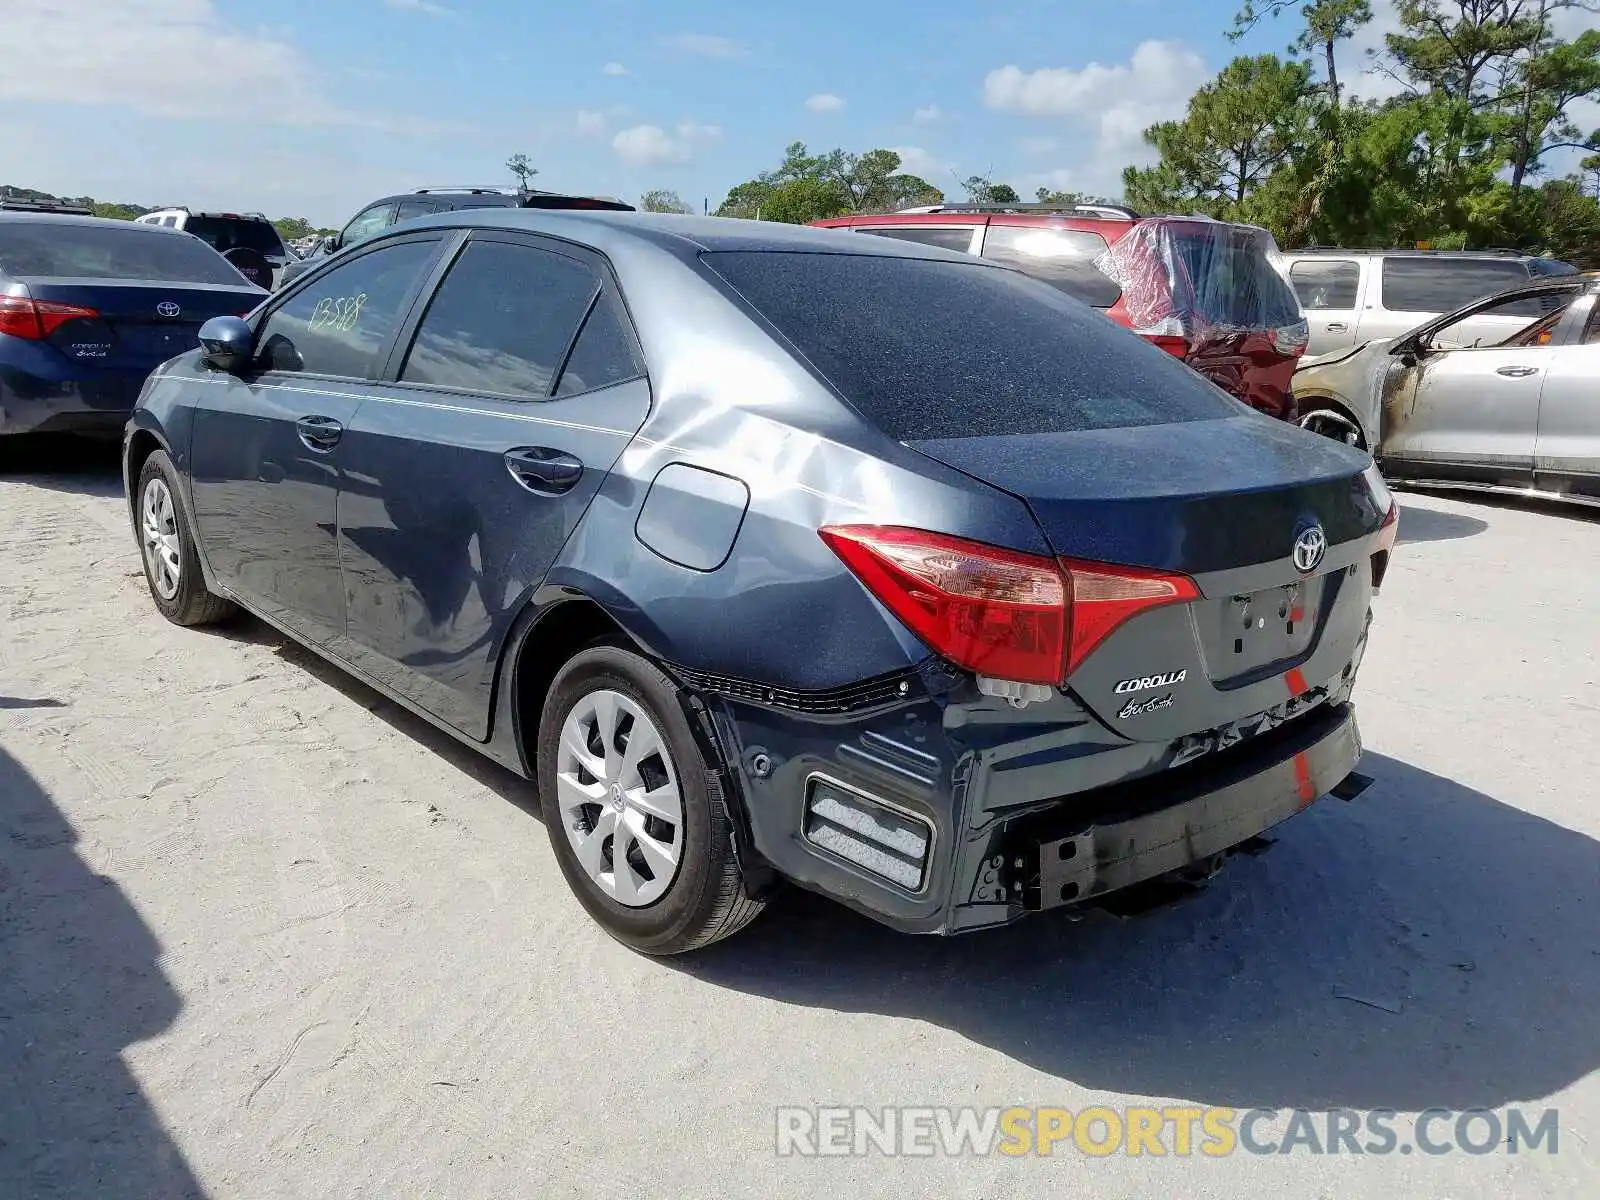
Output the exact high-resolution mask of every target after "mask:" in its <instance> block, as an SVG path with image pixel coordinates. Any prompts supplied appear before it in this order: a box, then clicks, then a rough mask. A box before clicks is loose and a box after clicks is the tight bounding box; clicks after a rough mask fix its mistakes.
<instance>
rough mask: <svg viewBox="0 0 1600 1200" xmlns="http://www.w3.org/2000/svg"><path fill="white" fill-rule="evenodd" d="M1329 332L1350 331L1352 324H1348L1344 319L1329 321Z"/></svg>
mask: <svg viewBox="0 0 1600 1200" xmlns="http://www.w3.org/2000/svg"><path fill="white" fill-rule="evenodd" d="M1328 332H1329V333H1349V332H1350V326H1348V325H1346V324H1345V323H1344V322H1343V321H1329V322H1328Z"/></svg>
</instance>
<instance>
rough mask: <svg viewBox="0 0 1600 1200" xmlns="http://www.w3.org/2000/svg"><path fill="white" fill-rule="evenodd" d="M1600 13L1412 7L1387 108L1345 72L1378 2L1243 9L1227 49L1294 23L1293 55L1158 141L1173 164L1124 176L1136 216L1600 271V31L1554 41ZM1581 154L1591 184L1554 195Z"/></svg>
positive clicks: (1229, 75) (1563, 3)
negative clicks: (1563, 158) (1529, 257)
mask: <svg viewBox="0 0 1600 1200" xmlns="http://www.w3.org/2000/svg"><path fill="white" fill-rule="evenodd" d="M1597 7H1600V6H1597V5H1596V4H1595V2H1594V0H1400V2H1399V3H1398V5H1397V16H1398V20H1399V30H1398V32H1395V33H1390V34H1388V35H1386V36H1385V39H1384V46H1383V49H1382V50H1381V51H1379V52H1378V53H1377V54H1376V55H1375V56H1374V57H1373V58H1372V60H1371V61H1370V64H1369V69H1370V70H1372V71H1374V72H1376V73H1378V74H1380V75H1382V76H1383V77H1384V78H1385V79H1386V80H1387V81H1389V82H1390V83H1391V84H1392V85H1393V87H1392V90H1393V91H1394V93H1395V94H1394V95H1393V96H1391V97H1390V98H1388V99H1384V100H1381V101H1374V100H1368V99H1363V98H1361V97H1359V96H1358V95H1356V94H1355V88H1354V87H1353V85H1352V84H1351V82H1350V80H1351V79H1353V78H1354V77H1355V75H1356V74H1357V72H1356V71H1353V70H1351V69H1350V64H1349V63H1348V61H1347V60H1349V59H1350V58H1351V56H1352V51H1351V48H1350V44H1349V43H1350V40H1351V39H1352V38H1353V37H1354V36H1355V35H1356V34H1357V33H1358V32H1360V31H1361V29H1362V28H1363V27H1364V26H1365V25H1367V24H1368V23H1369V22H1370V21H1371V20H1372V11H1371V8H1370V6H1369V4H1368V0H1309V2H1307V3H1298V2H1297V0H1259V2H1258V0H1246V3H1245V6H1244V8H1243V9H1242V10H1241V11H1240V13H1239V14H1238V16H1237V17H1236V19H1235V22H1234V28H1233V31H1232V36H1234V37H1235V38H1237V37H1241V36H1243V35H1244V34H1246V33H1249V32H1250V31H1252V30H1253V29H1255V28H1257V27H1258V26H1260V25H1262V24H1263V23H1266V22H1275V21H1280V20H1282V21H1284V22H1285V23H1288V24H1290V28H1291V31H1292V32H1293V33H1294V40H1293V42H1292V43H1291V45H1290V46H1289V51H1288V55H1287V56H1286V57H1280V56H1278V55H1275V54H1261V55H1254V56H1247V57H1240V58H1236V59H1234V60H1233V61H1232V62H1230V63H1228V64H1227V66H1225V67H1223V69H1222V71H1221V72H1220V73H1219V74H1218V75H1217V77H1216V78H1215V79H1213V80H1212V81H1211V82H1210V83H1208V84H1206V85H1205V86H1204V87H1202V88H1201V89H1200V90H1199V91H1198V92H1196V93H1195V95H1194V97H1193V98H1192V99H1191V100H1190V102H1189V106H1188V111H1187V112H1186V113H1185V115H1184V116H1183V117H1182V118H1181V119H1179V120H1174V121H1164V122H1161V123H1160V124H1157V125H1153V126H1151V127H1150V128H1149V129H1147V130H1145V132H1144V139H1145V141H1146V142H1147V143H1149V145H1150V146H1152V147H1153V148H1154V149H1155V150H1156V151H1157V153H1158V154H1159V155H1160V159H1159V161H1158V162H1157V164H1156V165H1155V166H1152V167H1129V168H1128V169H1127V170H1125V171H1124V172H1123V186H1124V190H1125V193H1126V197H1127V200H1128V203H1130V204H1131V205H1133V206H1134V207H1135V208H1141V209H1149V210H1152V211H1165V212H1198V213H1204V214H1206V215H1209V216H1214V217H1218V218H1222V219H1226V220H1238V221H1248V222H1253V223H1256V224H1260V225H1265V226H1266V227H1267V228H1269V229H1270V230H1272V232H1273V234H1274V235H1275V236H1276V237H1277V238H1278V240H1279V241H1280V242H1281V243H1283V244H1285V245H1290V246H1297V245H1306V244H1311V243H1320V244H1327V245H1339V246H1351V247H1360V246H1396V245H1400V246H1406V245H1412V244H1416V243H1426V244H1428V245H1431V246H1433V247H1435V248H1439V249H1484V248H1491V247H1517V248H1520V249H1524V250H1530V251H1535V252H1538V253H1545V254H1550V255H1553V256H1555V257H1558V258H1564V259H1567V260H1568V261H1570V262H1574V263H1577V264H1579V265H1582V266H1590V267H1594V266H1600V199H1597V195H1600V130H1588V131H1586V130H1582V129H1580V128H1578V127H1577V125H1576V124H1575V123H1574V121H1573V118H1572V112H1573V109H1574V106H1575V104H1576V103H1577V102H1578V101H1580V100H1584V99H1591V98H1595V97H1600V29H1589V30H1585V31H1584V32H1582V33H1579V34H1578V35H1577V36H1576V37H1574V38H1571V39H1567V38H1563V37H1560V36H1558V35H1557V33H1556V32H1555V31H1556V29H1557V28H1558V26H1560V27H1571V25H1572V24H1574V23H1575V22H1573V21H1572V20H1571V18H1573V17H1574V16H1576V15H1578V14H1581V13H1592V12H1594V11H1595V10H1596V8H1597ZM1591 23H1592V22H1591ZM1341 68H1343V69H1341ZM1386 90H1390V89H1386ZM1573 150H1576V151H1578V152H1580V153H1583V152H1587V155H1586V156H1585V157H1582V158H1581V159H1580V160H1579V168H1578V171H1577V172H1576V173H1574V174H1569V175H1567V176H1565V177H1560V178H1552V177H1550V175H1551V171H1550V164H1551V161H1552V158H1553V157H1554V156H1558V155H1560V154H1561V152H1564V151H1573Z"/></svg>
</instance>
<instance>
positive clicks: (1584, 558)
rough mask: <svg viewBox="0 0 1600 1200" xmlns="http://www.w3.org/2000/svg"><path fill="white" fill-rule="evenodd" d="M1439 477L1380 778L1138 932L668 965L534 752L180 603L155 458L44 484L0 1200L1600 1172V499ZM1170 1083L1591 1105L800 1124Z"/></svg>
mask: <svg viewBox="0 0 1600 1200" xmlns="http://www.w3.org/2000/svg"><path fill="white" fill-rule="evenodd" d="M1403 504H1404V516H1403V518H1402V526H1401V528H1402V547H1401V553H1400V555H1399V557H1398V560H1397V563H1396V565H1395V567H1394V569H1393V571H1392V574H1391V579H1390V583H1389V586H1388V587H1387V588H1386V590H1385V594H1384V595H1383V597H1382V598H1381V600H1380V601H1379V605H1380V613H1379V623H1378V625H1377V630H1376V634H1375V638H1374V642H1373V645H1372V648H1371V651H1370V653H1369V654H1368V656H1367V661H1366V665H1365V668H1364V677H1363V681H1362V686H1361V687H1360V689H1359V691H1358V700H1359V707H1360V714H1361V722H1362V728H1363V732H1364V734H1365V738H1366V742H1367V745H1368V756H1367V758H1366V760H1365V767H1364V770H1365V771H1367V772H1368V773H1369V774H1371V775H1372V776H1373V777H1375V779H1376V781H1377V782H1376V783H1375V785H1374V786H1373V787H1372V788H1371V789H1370V790H1369V791H1368V792H1367V794H1366V795H1364V796H1363V797H1361V798H1360V799H1358V800H1356V801H1355V802H1353V803H1348V804H1346V803H1343V802H1340V801H1337V800H1327V801H1324V802H1322V803H1319V804H1318V805H1316V806H1315V807H1314V808H1313V809H1311V810H1310V811H1309V812H1308V813H1306V814H1305V815H1303V816H1302V817H1300V818H1298V819H1297V820H1296V821H1294V822H1292V823H1291V824H1289V825H1287V826H1284V827H1283V828H1282V829H1281V830H1280V831H1279V832H1280V836H1279V839H1278V842H1277V844H1276V845H1275V846H1274V847H1273V848H1272V849H1271V850H1270V851H1269V852H1268V853H1266V854H1264V855H1261V856H1260V857H1256V858H1245V857H1240V858H1236V859H1235V860H1233V861H1232V863H1231V865H1230V866H1229V868H1228V870H1227V871H1225V872H1224V873H1223V875H1222V876H1220V877H1219V878H1218V879H1217V880H1216V881H1215V882H1214V883H1213V884H1212V886H1211V887H1210V888H1209V889H1208V890H1206V891H1205V892H1204V893H1202V894H1201V895H1199V896H1197V897H1196V898H1194V899H1192V900H1189V901H1187V902H1185V903H1183V904H1180V905H1178V906H1176V907H1171V908H1167V909H1163V910H1161V911H1158V912H1156V913H1153V914H1150V915H1147V916H1144V917H1141V918H1137V919H1132V920H1121V919H1114V918H1111V917H1109V916H1092V917H1090V918H1089V919H1086V920H1084V921H1082V922H1079V923H1071V922H1067V921H1064V920H1054V919H1048V918H1041V919H1036V920H1034V921H1032V922H1025V923H1023V924H1022V925H1020V926H1017V927H1015V928H1012V929H1009V930H1006V931H1003V932H1000V933H996V934H988V935H978V936H972V937H968V938H963V939H957V940H919V939H908V938H902V937H899V936H897V935H894V934H891V933H889V932H886V931H884V930H882V929H880V928H878V927H877V926H875V925H873V924H871V923H869V922H867V921H865V920H862V919H860V918H857V917H854V916H851V915H849V914H847V913H845V912H843V911H842V910H839V909H836V908H834V907H833V906H831V905H828V904H826V903H824V902H822V901H819V900H816V899H812V898H808V897H805V896H801V895H790V896H788V897H786V898H785V899H784V900H783V901H782V902H780V903H778V904H776V905H774V906H773V907H772V908H769V910H768V911H767V913H765V914H764V915H763V916H762V918H761V919H760V920H759V921H758V922H757V923H756V924H755V925H754V926H752V927H751V928H750V929H749V930H748V931H746V932H745V933H744V934H743V935H741V936H739V937H736V938H734V939H732V940H731V941H728V942H725V943H723V944H721V945H719V946H717V947H714V948H713V949H712V950H710V951H708V952H706V953H703V954H701V955H699V956H697V957H693V958H691V959H689V960H686V961H676V962H657V961H651V960H648V959H645V958H641V957H638V956H635V955H633V954H631V953H629V952H628V951H626V950H624V949H622V948H621V947H619V946H617V945H616V944H614V943H612V942H611V941H609V940H608V939H607V938H606V937H605V936H604V935H603V934H601V933H600V932H599V930H598V929H596V928H595V927H594V926H593V925H591V924H590V923H589V922H588V921H587V920H586V919H585V918H584V916H583V914H582V912H581V910H580V909H579V907H578V905H577V903H576V902H575V901H574V900H573V899H572V897H571V896H570V895H569V893H568V892H567V890H566V888H565V886H564V885H563V883H562V880H561V877H560V874H559V872H558V870H557V868H556V865H555V863H554V861H553V859H552V857H551V854H550V851H549V847H548V843H547V841H546V838H545V832H544V829H543V827H542V826H541V825H540V823H539V820H538V819H537V817H536V815H535V806H534V804H533V802H532V797H531V796H530V794H529V792H528V790H527V788H526V787H525V786H524V785H523V784H521V783H520V782H518V781H517V780H516V779H514V778H513V777H511V776H510V775H508V774H506V773H505V772H503V771H501V770H499V769H498V768H495V767H493V766H491V765H489V764H488V763H486V762H484V761H481V760H479V759H478V758H477V757H476V756H475V755H473V754H472V753H471V752H469V751H468V750H465V749H463V748H460V747H458V746H457V745H455V744H454V743H453V742H451V741H449V740H448V739H447V738H444V737H443V736H441V735H439V734H436V733H435V732H433V731H432V730H431V729H430V728H428V727H426V726H424V725H423V724H422V723H421V722H419V721H417V720H415V719H414V718H412V717H410V716H408V715H407V714H405V713H403V712H401V711H400V710H398V709H396V708H395V707H394V706H393V705H391V704H389V703H387V702H385V701H383V700H382V699H380V698H379V697H378V696H377V695H375V694H374V693H372V692H370V691H368V690H367V689H366V688H365V687H363V686H361V685H359V684H356V683H354V682H351V681H348V680H346V679H345V678H343V677H342V676H340V675H339V674H338V673H337V672H336V671H334V670H333V669H331V668H329V667H327V666H325V665H323V664H322V663H321V662H320V661H319V660H317V659H315V658H313V657H312V656H311V655H310V654H308V653H306V652H304V651H301V650H299V649H297V648H296V647H294V646H292V645H288V644H286V643H285V642H284V640H283V639H281V638H279V637H278V636H277V635H275V634H274V633H272V632H270V631H268V630H267V629H265V628H263V627H262V626H261V625H259V624H257V623H255V622H252V621H246V622H243V623H241V624H239V625H237V626H234V627H232V628H228V629H225V630H222V631H218V632H202V631H186V630H181V629H177V628H174V627H173V626H170V625H168V624H167V623H166V622H164V621H163V620H162V619H161V618H160V617H159V616H158V615H157V614H156V611H155V609H154V608H153V607H152V605H151V603H150V600H149V597H148V595H147V593H146V590H145V585H144V582H143V579H142V578H141V575H140V568H139V560H138V557H137V553H136V550H135V547H134V544H133V541H132V537H131V535H130V533H129V529H128V520H127V515H126V511H125V509H124V508H123V505H122V501H121V497H120V483H119V481H118V480H117V478H116V475H115V468H114V462H113V460H112V459H110V458H108V457H106V456H104V455H98V456H96V455H86V456H85V457H83V458H82V459H81V460H79V459H75V458H72V457H68V458H65V459H63V460H62V461H60V462H58V463H55V464H54V466H53V467H51V468H50V469H48V470H46V471H43V472H41V471H32V472H22V473H20V474H19V473H17V472H16V471H13V472H12V473H11V474H10V475H9V477H5V478H0V531H3V533H4V540H3V542H0V1197H5V1198H7V1200H32V1198H33V1197H55V1196H61V1197H74V1198H77V1197H122V1196H127V1197H181V1196H191V1195H193V1196H201V1195H203V1196H210V1197H317V1198H326V1197H347V1196H348V1197H385V1198H390V1197H423V1196H427V1197H457V1196H460V1197H479V1196H482V1197H527V1196H550V1197H559V1196H584V1197H590V1196H592V1197H620V1196H627V1197H640V1196H673V1197H744V1196H748V1197H762V1198H764V1200H765V1198H770V1197H778V1196H826V1197H845V1196H848V1197H876V1196H886V1197H887V1196H895V1197H908V1196H939V1197H957V1196H974V1197H993V1198H1000V1197H1023V1196H1028V1197H1038V1196H1077V1195H1083V1196H1090V1195H1093V1196H1097V1197H1118V1196H1135V1195H1156V1194H1162V1195H1170V1194H1182V1195H1185V1196H1194V1197H1224V1196H1226V1197H1245V1198H1253V1197H1270V1198H1272V1200H1281V1198H1283V1197H1299V1196H1313V1197H1339V1198H1341V1200H1342V1198H1345V1197H1351V1196H1371V1197H1386V1198H1387V1197H1404V1198H1415V1197H1432V1198H1440V1200H1444V1198H1456V1200H1460V1198H1464V1197H1474V1196H1490V1195H1492V1196H1496V1197H1515V1198H1521V1197H1550V1196H1573V1197H1577V1196H1592V1195H1594V1194H1596V1188H1597V1186H1600V1185H1597V1180H1600V1016H1597V1014H1600V842H1597V841H1596V838H1597V837H1600V783H1597V779H1600V722H1597V719H1596V714H1597V711H1600V661H1597V658H1600V575H1597V567H1600V521H1597V520H1595V519H1594V518H1592V517H1582V516H1576V515H1572V514H1566V513H1562V512H1560V511H1559V510H1553V509H1548V508H1531V507H1527V506H1521V507H1519V506H1515V505H1510V504H1499V503H1494V504H1491V503H1486V502H1478V501H1463V500H1459V499H1448V498H1436V497H1430V496H1421V495H1407V496H1405V497H1404V498H1403ZM1350 995H1353V996H1358V997H1361V998H1362V999H1361V1000H1352V999H1348V998H1346V997H1347V996H1350ZM1363 1000H1364V1001H1370V1002H1371V1003H1366V1002H1362V1001H1363ZM1171 1102H1181V1103H1189V1104H1195V1105H1225V1106H1232V1107H1234V1108H1237V1109H1247V1108H1252V1107H1272V1108H1279V1109H1286V1108H1294V1107H1303V1108H1315V1109H1327V1108H1329V1107H1344V1106H1349V1107H1354V1108H1361V1109H1369V1108H1389V1109H1396V1110H1399V1111H1400V1112H1401V1113H1402V1114H1405V1113H1415V1112H1417V1111H1419V1110H1422V1109H1427V1108H1430V1107H1442V1108H1450V1109H1468V1108H1473V1107H1487V1108H1495V1109H1499V1108H1503V1107H1505V1106H1508V1105H1527V1106H1531V1108H1532V1110H1534V1111H1535V1112H1537V1111H1540V1110H1542V1109H1544V1108H1547V1107H1554V1108H1557V1109H1559V1112H1560V1141H1559V1147H1558V1152H1557V1153H1556V1154H1554V1155H1550V1154H1548V1153H1542V1152H1541V1153H1522V1154H1519V1155H1511V1154H1508V1153H1506V1152H1504V1151H1503V1150H1496V1151H1495V1152H1492V1153H1489V1154H1486V1155H1470V1154H1466V1153H1462V1152H1455V1153H1451V1154H1446V1155H1441V1156H1425V1155H1420V1154H1413V1155H1409V1156H1407V1155H1400V1154H1394V1155H1389V1156H1373V1155H1367V1156H1363V1157H1352V1156H1350V1155H1349V1154H1343V1155H1339V1156H1317V1155H1312V1154H1309V1153H1305V1152H1299V1153H1295V1154H1290V1155H1279V1156H1257V1155H1250V1154H1245V1153H1236V1154H1234V1155H1232V1156H1229V1157H1226V1158H1219V1159H1214V1160H1213V1159H1201V1158H1198V1157H1187V1158H1185V1157H1177V1156H1169V1157H1165V1158H1151V1157H1148V1156H1145V1157H1138V1158H1133V1157H1129V1156H1126V1155H1121V1154H1119V1155H1114V1156H1111V1157H1108V1158H1088V1157H1084V1156H1081V1155H1078V1154H1076V1153H1072V1152H1068V1153H1065V1154H1062V1155H1060V1156H1057V1157H1053V1158H1038V1157H1032V1158H1025V1159H1021V1160H1014V1159H1008V1158H1001V1157H999V1156H994V1157H986V1158H979V1159H970V1158H969V1159H950V1158H944V1157H931V1158H929V1157H903V1158H895V1159H885V1158H882V1157H869V1158H866V1159H814V1158H794V1157H785V1158H780V1157H778V1156H777V1155H776V1154H775V1153H774V1109H775V1108H776V1107H777V1106H780V1105H796V1104H798V1105H809V1104H818V1103H838V1104H859V1105H867V1106H873V1107H876V1106H879V1105H886V1104H907V1105H943V1104H952V1105H961V1104H970V1105H980V1106H988V1105H998V1106H1005V1105H1012V1104H1022V1105H1060V1106H1063V1107H1066V1108H1069V1109H1073V1110H1077V1109H1081V1108H1083V1107H1085V1106H1088V1105H1092V1104H1107V1105H1118V1104H1140V1103H1171Z"/></svg>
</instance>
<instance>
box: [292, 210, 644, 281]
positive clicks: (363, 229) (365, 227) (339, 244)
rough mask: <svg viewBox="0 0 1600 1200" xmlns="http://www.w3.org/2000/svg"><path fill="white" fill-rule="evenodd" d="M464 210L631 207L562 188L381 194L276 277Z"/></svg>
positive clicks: (296, 273)
mask: <svg viewBox="0 0 1600 1200" xmlns="http://www.w3.org/2000/svg"><path fill="white" fill-rule="evenodd" d="M463 208H578V209H600V210H604V211H608V212H633V211H634V209H633V205H631V204H624V203H623V202H622V201H620V200H613V199H611V198H610V197H609V196H569V195H566V194H564V193H561V192H535V191H531V190H529V189H527V188H505V187H462V186H456V187H425V188H417V189H416V191H413V192H402V193H400V194H399V195H395V196H385V197H384V198H383V199H382V200H377V201H374V202H373V203H371V204H369V205H367V207H365V208H363V209H362V210H361V211H360V212H358V213H357V214H356V215H355V216H353V217H351V218H350V221H349V223H348V224H347V225H345V227H344V228H343V229H341V230H340V231H339V232H338V233H337V234H335V235H334V236H333V237H330V238H326V239H324V241H323V242H322V243H321V244H320V245H319V246H318V247H317V248H316V249H314V250H313V251H312V252H311V253H310V254H308V255H306V257H305V259H304V260H303V261H301V262H297V263H295V264H294V265H293V266H292V267H290V268H288V269H286V270H284V272H283V273H282V275H281V276H280V277H279V279H278V286H279V287H282V286H283V285H284V284H286V283H288V282H289V280H291V279H293V278H295V276H297V275H299V274H301V273H302V272H304V271H305V269H306V268H307V266H309V265H310V264H311V263H312V262H315V261H316V260H317V259H319V258H322V257H324V256H325V255H328V254H336V253H337V252H339V251H340V250H343V249H344V248H345V247H346V246H353V245H355V244H356V243H357V242H360V241H365V240H366V239H367V238H369V237H371V236H373V234H377V233H382V232H383V231H384V230H385V229H388V228H389V227H390V226H391V225H398V224H399V223H400V222H401V221H411V220H415V219H416V218H417V217H429V216H433V215H435V214H436V213H446V212H455V211H457V210H458V209H463Z"/></svg>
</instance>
